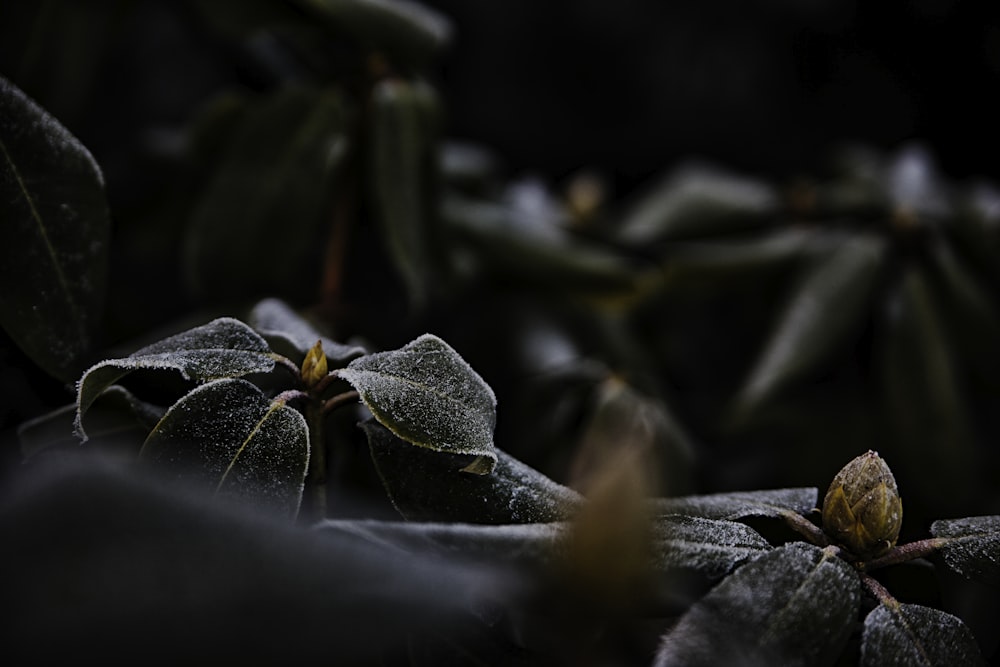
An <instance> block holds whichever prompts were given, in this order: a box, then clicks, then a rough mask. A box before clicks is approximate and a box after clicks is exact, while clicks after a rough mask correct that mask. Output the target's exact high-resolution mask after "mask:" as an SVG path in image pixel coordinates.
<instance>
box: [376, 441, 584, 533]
mask: <svg viewBox="0 0 1000 667" xmlns="http://www.w3.org/2000/svg"><path fill="white" fill-rule="evenodd" d="M362 427H363V428H364V430H365V433H366V434H367V435H368V445H369V447H370V449H371V455H372V460H373V461H374V462H375V468H376V470H378V474H379V476H380V477H381V478H382V483H383V484H384V485H385V489H386V492H387V493H388V494H389V498H390V499H391V500H392V503H393V505H395V506H396V509H397V510H399V513H400V514H402V515H403V516H404V517H405V518H407V519H410V520H411V521H456V522H466V523H498V524H499V523H547V522H552V521H564V520H566V519H569V518H570V517H572V516H574V515H575V513H576V510H577V509H578V508H579V506H580V504H581V503H582V501H583V498H582V497H581V496H580V495H579V494H578V493H576V492H575V491H573V490H572V489H569V488H567V487H565V486H562V485H561V484H557V483H556V482H554V481H552V480H551V479H549V478H548V477H546V476H545V475H543V474H541V473H540V472H538V471H537V470H535V469H533V468H531V467H529V466H527V465H525V464H523V463H521V462H520V461H518V460H517V459H515V458H513V457H512V456H510V455H508V454H506V453H504V452H503V451H500V450H496V455H497V463H496V465H495V466H494V468H493V470H492V472H490V473H489V474H482V475H474V474H469V473H468V472H463V470H464V468H466V467H467V466H468V465H469V462H470V459H473V460H474V458H473V457H470V456H468V455H465V456H463V455H456V454H452V453H448V452H439V451H434V450H430V449H425V448H421V447H412V446H410V445H409V444H408V443H406V442H404V441H403V440H400V439H399V438H397V437H396V436H394V435H393V434H392V433H391V432H390V431H389V430H388V429H387V428H385V427H384V426H382V425H381V424H378V423H376V422H374V421H369V422H366V423H364V424H362Z"/></svg>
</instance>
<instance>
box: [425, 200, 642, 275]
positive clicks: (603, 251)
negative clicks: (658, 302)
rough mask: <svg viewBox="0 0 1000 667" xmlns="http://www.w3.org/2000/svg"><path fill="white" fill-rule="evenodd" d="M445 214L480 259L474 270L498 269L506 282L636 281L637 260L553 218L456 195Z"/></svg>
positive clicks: (454, 232)
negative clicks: (522, 215)
mask: <svg viewBox="0 0 1000 667" xmlns="http://www.w3.org/2000/svg"><path fill="white" fill-rule="evenodd" d="M441 215H442V217H443V219H444V222H445V224H446V225H447V227H448V229H449V231H450V232H451V233H452V235H453V236H454V237H455V238H456V240H457V241H458V242H459V243H460V244H461V245H463V246H466V247H467V248H468V249H469V250H471V255H470V257H471V259H473V260H474V261H475V262H478V263H479V265H476V266H474V267H473V268H474V270H476V271H479V272H481V273H484V274H486V275H487V276H489V275H495V276H496V279H497V280H498V281H501V280H502V281H503V283H504V284H505V285H506V284H511V283H517V284H522V285H524V286H527V287H531V288H533V289H539V288H547V289H554V290H558V291H560V293H563V294H565V293H581V292H582V293H587V292H622V291H631V290H634V289H635V288H636V286H637V285H636V283H637V279H638V273H637V266H636V265H635V263H634V262H632V261H630V260H628V259H626V258H625V257H624V256H623V255H621V254H619V253H615V252H612V251H611V250H609V249H607V248H605V247H602V246H598V245H596V244H594V243H590V242H587V241H585V240H583V239H579V238H575V237H573V236H572V235H570V234H567V233H565V232H563V231H562V230H561V229H558V228H555V227H554V226H552V225H551V223H550V221H531V222H532V224H529V223H528V222H525V221H522V220H520V219H519V218H518V215H517V212H516V211H515V210H513V209H512V208H511V207H510V206H508V205H505V204H500V203H496V202H492V201H480V200H476V199H471V198H469V197H465V196H459V195H452V196H449V197H446V198H445V200H444V203H443V206H442V211H441Z"/></svg>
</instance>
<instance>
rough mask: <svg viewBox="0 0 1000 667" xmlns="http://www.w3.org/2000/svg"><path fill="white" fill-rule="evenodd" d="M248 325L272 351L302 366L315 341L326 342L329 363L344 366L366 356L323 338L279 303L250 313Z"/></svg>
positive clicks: (266, 304) (354, 347)
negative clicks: (342, 364) (352, 360)
mask: <svg viewBox="0 0 1000 667" xmlns="http://www.w3.org/2000/svg"><path fill="white" fill-rule="evenodd" d="M248 324H249V325H250V326H251V327H253V328H254V329H256V330H257V332H258V333H259V334H260V335H261V336H263V337H264V339H265V340H266V341H267V343H268V345H270V347H271V349H272V350H273V351H274V352H277V353H278V354H281V355H284V356H286V357H288V358H289V359H291V360H292V361H295V362H297V363H298V362H301V361H302V359H303V357H305V355H306V353H307V352H308V351H309V350H310V349H312V346H313V345H315V344H316V341H317V340H319V341H322V342H323V353H324V354H326V358H327V359H328V360H329V361H330V362H334V363H338V364H339V363H344V362H347V361H349V360H350V359H353V358H355V357H359V356H361V355H363V354H365V349H364V348H362V347H358V346H357V345H344V344H343V343H338V342H336V341H334V340H332V339H330V338H327V337H326V336H323V335H320V333H319V331H317V330H316V328H315V327H313V325H312V324H310V323H309V322H308V321H307V320H306V319H305V318H303V317H302V316H301V315H299V314H298V313H296V312H295V311H294V310H292V309H291V308H290V307H289V306H288V304H286V303H285V302H284V301H281V300H280V299H264V300H263V301H261V302H259V303H258V304H257V305H256V306H254V307H253V310H252V311H250V317H249V318H248Z"/></svg>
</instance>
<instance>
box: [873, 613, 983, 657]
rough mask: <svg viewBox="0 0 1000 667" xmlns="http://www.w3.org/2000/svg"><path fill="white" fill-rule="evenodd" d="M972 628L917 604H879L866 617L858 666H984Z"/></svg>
mask: <svg viewBox="0 0 1000 667" xmlns="http://www.w3.org/2000/svg"><path fill="white" fill-rule="evenodd" d="M985 664H986V662H985V660H983V656H982V653H980V651H979V646H978V645H977V644H976V639H975V637H973V636H972V631H971V630H969V628H968V627H967V626H966V625H965V624H964V623H962V621H961V620H960V619H958V618H956V617H954V616H952V615H951V614H947V613H945V612H943V611H940V610H938V609H933V608H931V607H924V606H921V605H918V604H898V603H896V604H889V605H886V604H881V605H879V606H878V607H876V608H875V609H873V610H872V611H871V612H870V613H869V614H868V616H867V617H866V618H865V627H864V631H863V633H862V635H861V665H862V666H863V667H877V666H881V665H920V666H921V667H950V665H968V666H969V667H974V666H975V665H985Z"/></svg>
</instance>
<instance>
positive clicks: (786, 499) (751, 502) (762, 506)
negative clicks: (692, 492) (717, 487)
mask: <svg viewBox="0 0 1000 667" xmlns="http://www.w3.org/2000/svg"><path fill="white" fill-rule="evenodd" d="M818 495H819V491H818V490H817V489H816V488H815V487H802V488H793V489H773V490H765V491H740V492H736V493H713V494H708V495H701V496H678V497H676V498H657V499H656V500H654V501H653V510H654V511H655V512H656V513H657V514H683V515H686V516H697V517H702V518H705V519H728V520H730V521H735V520H738V519H743V518H746V517H750V516H765V517H780V516H781V515H782V514H784V513H785V512H788V511H792V512H795V513H796V514H808V513H809V512H811V511H812V510H813V509H815V508H816V500H817V497H818Z"/></svg>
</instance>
